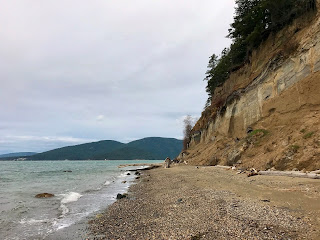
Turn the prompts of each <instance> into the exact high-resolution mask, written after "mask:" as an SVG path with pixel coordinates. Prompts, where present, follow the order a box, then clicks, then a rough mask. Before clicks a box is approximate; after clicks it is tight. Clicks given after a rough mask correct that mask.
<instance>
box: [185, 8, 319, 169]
mask: <svg viewBox="0 0 320 240" xmlns="http://www.w3.org/2000/svg"><path fill="white" fill-rule="evenodd" d="M318 7H319V2H318ZM318 9H319V8H318ZM319 119H320V17H319V12H317V13H316V14H313V15H310V16H304V17H303V18H300V19H297V20H296V21H295V22H294V23H293V24H292V25H290V26H287V27H286V28H285V29H283V30H281V31H280V32H279V33H277V34H276V35H273V36H270V37H269V39H268V40H267V41H266V42H265V43H263V44H262V45H261V46H260V47H259V49H257V50H256V51H255V52H253V54H252V57H251V58H250V61H249V63H247V64H246V65H245V66H243V67H242V68H240V69H239V70H237V71H236V72H234V73H232V74H231V76H230V78H229V79H228V80H227V81H226V82H225V83H224V84H223V86H221V87H219V88H217V89H216V91H215V93H214V97H213V99H212V105H211V107H209V108H208V109H206V110H205V111H204V112H203V114H202V117H201V118H200V119H199V121H198V122H197V124H196V126H195V127H194V129H193V135H192V138H191V141H190V143H189V149H188V150H187V152H185V153H184V156H181V155H180V158H181V159H180V160H183V161H186V162H188V163H190V164H203V165H213V164H224V165H234V164H236V165H243V166H245V167H256V168H260V169H264V168H265V169H268V168H271V167H275V168H277V169H279V170H286V169H290V170H291V169H292V168H298V169H299V170H302V169H304V168H305V169H307V170H314V169H319V168H320V132H319V129H320V122H319ZM248 128H249V129H250V128H251V131H250V132H248V131H247V129H248ZM255 130H256V131H255Z"/></svg>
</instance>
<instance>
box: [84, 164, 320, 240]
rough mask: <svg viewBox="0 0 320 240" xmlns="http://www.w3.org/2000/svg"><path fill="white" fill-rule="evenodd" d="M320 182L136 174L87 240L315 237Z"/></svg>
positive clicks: (214, 172) (211, 171)
mask: <svg viewBox="0 0 320 240" xmlns="http://www.w3.org/2000/svg"><path fill="white" fill-rule="evenodd" d="M319 224H320V181H319V180H314V179H301V178H299V179H298V178H290V177H267V176H255V177H252V178H247V177H246V176H244V175H241V174H235V173H234V172H233V171H228V170H225V169H218V168H215V167H195V166H181V165H179V166H173V167H172V168H169V169H163V168H158V169H152V170H151V171H147V172H144V174H142V175H141V178H140V179H137V180H136V182H135V183H133V184H132V185H131V186H130V188H129V191H128V197H127V198H124V199H120V200H117V201H116V202H114V203H113V204H111V205H110V206H108V208H107V209H106V210H105V211H102V212H100V213H99V214H97V215H96V216H94V217H92V218H91V220H90V221H89V225H88V231H90V232H89V236H87V237H88V238H89V239H239V238H240V239H256V238H258V239H288V238H290V239H303V238H306V239H319V237H318V236H320V229H319V227H318V226H319Z"/></svg>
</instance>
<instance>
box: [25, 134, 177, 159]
mask: <svg viewBox="0 0 320 240" xmlns="http://www.w3.org/2000/svg"><path fill="white" fill-rule="evenodd" d="M181 149H182V141H181V140H178V139H174V138H160V137H150V138H144V139H140V140H136V141H133V142H130V143H127V144H124V143H121V142H117V141H112V140H105V141H99V142H92V143H86V144H80V145H76V146H69V147H63V148H58V149H54V150H51V151H47V152H43V153H39V154H36V155H33V156H31V157H29V158H28V160H65V159H68V160H87V159H92V160H93V159H95V160H104V159H108V160H133V159H148V160H153V159H154V160H157V159H165V158H166V157H170V158H175V157H176V156H177V155H178V154H179V153H180V151H181Z"/></svg>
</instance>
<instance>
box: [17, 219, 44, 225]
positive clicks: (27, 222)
mask: <svg viewBox="0 0 320 240" xmlns="http://www.w3.org/2000/svg"><path fill="white" fill-rule="evenodd" d="M48 221H49V220H48V219H39V220H37V219H33V218H31V219H28V220H27V219H25V218H23V219H21V220H20V222H19V223H20V224H36V223H46V222H48Z"/></svg>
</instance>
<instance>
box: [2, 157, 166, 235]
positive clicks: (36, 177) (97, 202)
mask: <svg viewBox="0 0 320 240" xmlns="http://www.w3.org/2000/svg"><path fill="white" fill-rule="evenodd" d="M155 162H160V161H132V160H130V161H2V162H0V239H8V240H9V239H45V238H46V236H48V235H50V234H52V233H54V232H55V231H59V230H61V229H65V228H68V227H69V226H71V225H72V224H75V223H77V222H78V221H81V220H83V219H84V218H85V217H88V216H90V215H91V214H93V213H95V212H97V211H99V210H102V209H103V208H106V207H107V206H108V205H110V204H111V203H113V202H114V201H115V200H116V195H117V194H118V193H124V192H126V191H127V189H128V187H129V186H130V184H131V183H132V181H133V180H134V177H135V176H134V175H133V174H131V175H128V172H127V171H126V170H128V168H126V169H119V168H118V166H119V165H121V164H131V163H155ZM124 181H126V183H123V182H124ZM39 193H52V194H54V195H55V196H54V197H52V198H45V199H41V198H35V195H37V194H39Z"/></svg>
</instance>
